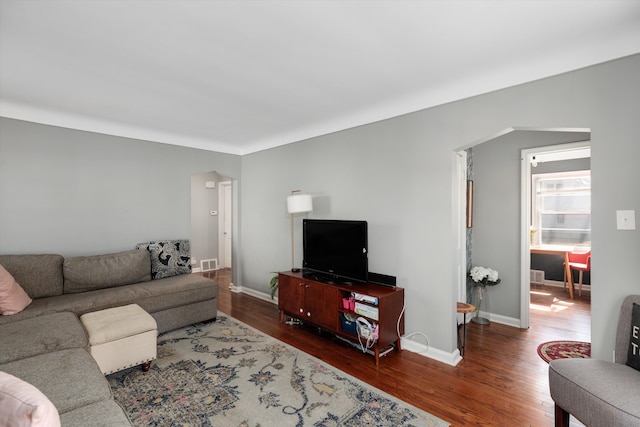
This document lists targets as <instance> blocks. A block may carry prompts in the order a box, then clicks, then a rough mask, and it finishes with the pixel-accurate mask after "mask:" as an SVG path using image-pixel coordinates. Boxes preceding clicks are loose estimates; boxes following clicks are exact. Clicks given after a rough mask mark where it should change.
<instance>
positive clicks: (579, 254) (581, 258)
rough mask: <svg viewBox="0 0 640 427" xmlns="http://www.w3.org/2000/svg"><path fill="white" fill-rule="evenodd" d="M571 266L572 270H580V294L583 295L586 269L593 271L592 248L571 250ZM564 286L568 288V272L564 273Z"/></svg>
mask: <svg viewBox="0 0 640 427" xmlns="http://www.w3.org/2000/svg"><path fill="white" fill-rule="evenodd" d="M569 267H570V268H571V272H572V273H573V270H578V272H579V274H578V283H579V284H580V290H579V291H578V295H580V296H582V276H583V273H584V272H585V271H591V249H590V248H582V249H574V250H573V251H571V252H569ZM564 287H565V289H566V288H567V272H566V270H565V274H564Z"/></svg>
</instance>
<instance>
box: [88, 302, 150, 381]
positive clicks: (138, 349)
mask: <svg viewBox="0 0 640 427" xmlns="http://www.w3.org/2000/svg"><path fill="white" fill-rule="evenodd" d="M80 320H81V321H82V324H83V325H84V327H85V329H86V330H87V333H88V334H89V345H90V346H91V355H92V356H93V358H94V359H96V362H98V366H100V369H101V370H102V373H103V374H105V375H107V374H111V373H113V372H116V371H121V370H122V369H125V368H129V367H131V366H136V365H143V366H142V368H143V369H144V370H145V371H147V370H149V366H150V365H151V361H152V360H153V359H155V358H156V356H157V341H158V325H157V324H156V321H155V319H154V318H153V317H151V315H150V314H149V313H147V312H146V311H144V310H143V309H142V308H140V306H139V305H137V304H130V305H124V306H122V307H114V308H108V309H106V310H101V311H94V312H92V313H86V314H83V315H82V316H80Z"/></svg>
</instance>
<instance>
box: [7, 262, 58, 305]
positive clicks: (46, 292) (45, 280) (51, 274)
mask: <svg viewBox="0 0 640 427" xmlns="http://www.w3.org/2000/svg"><path fill="white" fill-rule="evenodd" d="M63 261H64V258H63V257H62V255H53V254H46V255H0V264H2V265H3V266H4V268H6V269H7V271H8V272H9V273H11V275H12V276H13V277H14V279H16V282H18V283H20V286H22V289H24V291H25V292H26V293H27V295H29V296H30V297H31V298H33V299H36V298H42V297H51V296H55V295H62V284H63V279H62V262H63Z"/></svg>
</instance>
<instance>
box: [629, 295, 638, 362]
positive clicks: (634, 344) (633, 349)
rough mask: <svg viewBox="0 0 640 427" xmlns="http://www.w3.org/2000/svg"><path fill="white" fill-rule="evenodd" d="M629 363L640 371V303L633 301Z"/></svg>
mask: <svg viewBox="0 0 640 427" xmlns="http://www.w3.org/2000/svg"><path fill="white" fill-rule="evenodd" d="M627 365H629V366H631V367H632V368H635V369H637V370H639V371H640V305H638V304H636V303H635V302H634V303H633V311H632V312H631V340H630V341H629V354H628V355H627Z"/></svg>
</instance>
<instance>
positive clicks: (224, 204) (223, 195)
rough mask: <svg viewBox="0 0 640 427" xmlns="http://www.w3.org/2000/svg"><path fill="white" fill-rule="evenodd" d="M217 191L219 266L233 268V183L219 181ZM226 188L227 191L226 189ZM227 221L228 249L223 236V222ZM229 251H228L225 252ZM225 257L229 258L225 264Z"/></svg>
mask: <svg viewBox="0 0 640 427" xmlns="http://www.w3.org/2000/svg"><path fill="white" fill-rule="evenodd" d="M218 184H219V187H220V189H219V191H218V210H219V212H218V256H219V257H220V260H219V262H220V268H231V269H233V240H234V233H233V206H232V200H231V199H232V198H233V195H232V192H233V184H232V182H231V181H221V182H219V183H218ZM227 189H228V190H229V191H227ZM226 222H229V228H230V229H231V247H230V248H229V251H227V248H226V237H225V223H226ZM227 252H230V253H227ZM227 258H228V259H230V260H231V261H230V265H228V264H227V261H226V260H227Z"/></svg>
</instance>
